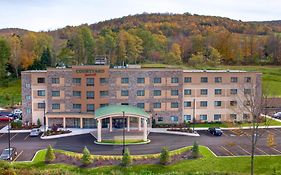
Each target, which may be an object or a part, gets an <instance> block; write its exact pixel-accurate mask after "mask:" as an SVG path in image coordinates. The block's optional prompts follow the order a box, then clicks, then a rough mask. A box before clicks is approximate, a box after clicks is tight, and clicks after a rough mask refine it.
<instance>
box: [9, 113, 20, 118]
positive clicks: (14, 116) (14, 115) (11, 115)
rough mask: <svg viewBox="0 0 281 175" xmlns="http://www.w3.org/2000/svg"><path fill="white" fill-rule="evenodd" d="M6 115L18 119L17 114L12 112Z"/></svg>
mask: <svg viewBox="0 0 281 175" xmlns="http://www.w3.org/2000/svg"><path fill="white" fill-rule="evenodd" d="M7 116H8V117H11V118H13V119H18V118H19V115H17V114H13V113H10V114H8V115H7Z"/></svg>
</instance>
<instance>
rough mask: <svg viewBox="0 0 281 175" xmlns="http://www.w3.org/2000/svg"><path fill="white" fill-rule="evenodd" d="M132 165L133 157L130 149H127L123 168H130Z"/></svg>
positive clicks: (123, 158)
mask: <svg viewBox="0 0 281 175" xmlns="http://www.w3.org/2000/svg"><path fill="white" fill-rule="evenodd" d="M131 163H132V157H131V155H130V151H129V149H128V148H126V149H125V151H124V154H123V157H122V163H121V165H122V166H129V165H130V164H131Z"/></svg>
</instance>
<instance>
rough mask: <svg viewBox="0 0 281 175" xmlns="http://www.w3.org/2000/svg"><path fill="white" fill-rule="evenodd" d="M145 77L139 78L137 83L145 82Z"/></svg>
mask: <svg viewBox="0 0 281 175" xmlns="http://www.w3.org/2000/svg"><path fill="white" fill-rule="evenodd" d="M144 81H145V79H144V78H138V79H137V83H138V84H144Z"/></svg>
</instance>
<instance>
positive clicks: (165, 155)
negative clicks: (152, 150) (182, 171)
mask: <svg viewBox="0 0 281 175" xmlns="http://www.w3.org/2000/svg"><path fill="white" fill-rule="evenodd" d="M169 162H170V152H169V150H168V148H167V147H163V148H162V151H161V153H160V164H162V165H166V164H167V163H169Z"/></svg>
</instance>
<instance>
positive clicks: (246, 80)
mask: <svg viewBox="0 0 281 175" xmlns="http://www.w3.org/2000/svg"><path fill="white" fill-rule="evenodd" d="M244 81H245V83H250V82H251V81H252V78H251V77H245V78H244Z"/></svg>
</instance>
